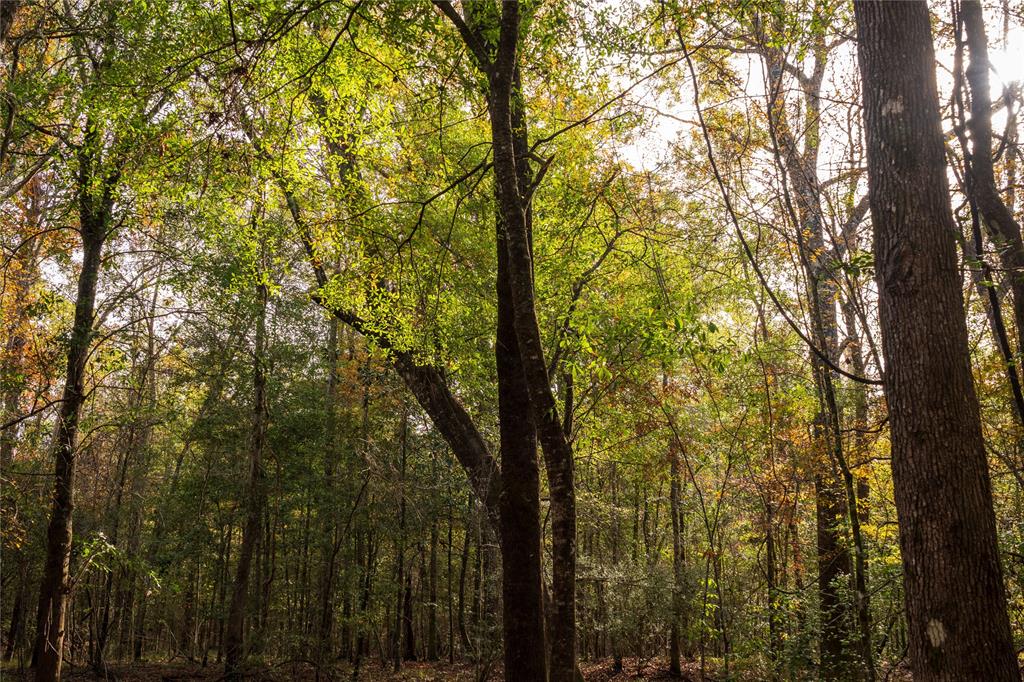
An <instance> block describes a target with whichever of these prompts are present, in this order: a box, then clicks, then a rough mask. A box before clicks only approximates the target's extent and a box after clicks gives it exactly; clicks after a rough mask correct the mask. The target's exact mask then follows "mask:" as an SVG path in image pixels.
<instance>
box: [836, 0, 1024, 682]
mask: <svg viewBox="0 0 1024 682" xmlns="http://www.w3.org/2000/svg"><path fill="white" fill-rule="evenodd" d="M854 9H855V13H856V20H857V31H858V40H859V44H858V58H859V62H860V71H861V75H862V79H863V84H864V86H863V92H864V121H865V136H866V140H867V155H868V186H869V189H868V192H869V197H870V205H871V217H872V223H873V226H874V234H875V236H874V253H875V270H876V273H877V274H876V280H877V282H878V297H879V318H880V325H881V330H882V349H883V353H884V358H885V362H886V368H885V375H884V381H885V392H886V398H887V400H888V404H889V415H890V422H891V428H892V469H893V488H894V492H895V498H896V508H897V512H898V515H899V523H900V547H901V550H902V554H903V569H904V580H905V591H906V613H907V621H908V627H909V643H910V657H911V662H912V665H913V668H914V673H915V677H916V678H918V679H934V680H940V679H990V680H1011V679H1017V678H1018V672H1017V665H1016V660H1015V655H1014V650H1013V645H1012V638H1011V636H1010V626H1009V620H1008V617H1007V612H1006V593H1005V589H1004V586H1003V577H1002V568H1001V566H1000V560H999V553H998V544H997V538H996V527H995V515H994V512H993V509H992V490H991V482H990V479H989V473H988V465H987V462H986V457H985V444H984V441H983V438H982V433H981V423H980V419H979V411H978V410H979V408H978V401H977V398H976V396H975V392H974V381H973V379H972V377H971V369H970V362H969V354H968V345H967V325H966V320H965V316H964V312H963V294H962V291H961V283H960V281H959V278H958V277H957V276H956V272H957V268H956V253H955V248H954V240H953V235H954V232H955V226H954V223H953V215H952V211H951V208H950V199H949V191H948V185H947V181H946V173H945V171H946V165H945V156H944V150H943V141H942V132H941V127H940V122H939V106H938V96H937V94H936V79H935V71H934V68H933V64H934V60H935V56H934V51H933V47H932V38H931V29H930V25H929V16H928V8H927V5H926V4H925V3H924V2H902V3H890V2H877V1H867V0H865V1H861V2H857V3H855V4H854Z"/></svg>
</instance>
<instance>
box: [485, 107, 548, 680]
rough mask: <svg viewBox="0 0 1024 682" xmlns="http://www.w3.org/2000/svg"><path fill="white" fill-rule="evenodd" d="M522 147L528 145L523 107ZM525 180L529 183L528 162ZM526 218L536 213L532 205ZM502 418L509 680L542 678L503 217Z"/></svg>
mask: <svg viewBox="0 0 1024 682" xmlns="http://www.w3.org/2000/svg"><path fill="white" fill-rule="evenodd" d="M515 118H516V119H517V120H518V122H519V123H520V127H519V128H518V130H517V135H516V144H517V146H520V147H524V146H525V138H526V131H525V119H524V117H523V115H522V111H521V110H520V111H519V112H518V115H516V116H515ZM518 170H519V182H520V183H521V184H523V183H526V182H528V180H527V178H528V176H529V171H528V169H527V166H526V164H523V165H521V167H520V168H519V169H518ZM526 219H527V220H529V219H530V213H529V212H527V214H526ZM497 250H498V254H497V255H498V272H497V278H496V283H497V307H498V323H497V332H496V334H497V343H496V344H495V348H494V356H495V363H496V366H497V373H498V424H499V431H500V438H501V482H502V490H501V525H500V531H501V546H502V557H501V558H502V597H503V605H504V610H503V614H502V624H503V627H504V631H505V650H504V654H505V671H506V674H505V679H506V680H543V679H545V678H546V676H547V670H546V667H547V666H546V657H545V656H544V655H543V654H538V652H544V651H545V642H544V600H543V592H542V589H541V580H542V578H541V527H540V471H539V467H538V462H537V435H536V429H535V427H534V422H533V416H532V414H531V412H530V395H529V390H528V387H527V384H526V378H525V376H524V375H523V363H522V356H521V354H520V349H519V341H518V338H517V336H516V329H515V311H514V309H513V305H512V282H511V276H510V272H509V257H508V235H507V229H506V225H505V221H504V220H503V219H502V218H501V216H500V215H499V217H498V220H497Z"/></svg>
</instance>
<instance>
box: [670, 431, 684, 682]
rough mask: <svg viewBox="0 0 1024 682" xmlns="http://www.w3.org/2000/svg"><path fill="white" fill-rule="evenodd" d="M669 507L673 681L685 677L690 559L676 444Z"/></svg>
mask: <svg viewBox="0 0 1024 682" xmlns="http://www.w3.org/2000/svg"><path fill="white" fill-rule="evenodd" d="M669 477H670V479H671V480H670V482H669V483H670V486H669V505H670V513H671V514H672V624H671V628H670V632H669V648H668V652H669V653H668V660H669V664H668V669H669V674H671V675H672V676H673V677H680V676H681V675H682V673H683V669H682V664H681V661H680V660H679V659H680V653H681V652H680V649H681V647H680V646H679V639H680V630H681V629H682V627H683V625H684V623H683V597H684V594H683V590H684V589H685V584H684V570H685V568H686V555H685V553H684V552H685V548H684V545H683V543H684V538H683V537H682V523H681V522H682V518H681V516H680V514H681V511H680V502H681V497H682V476H681V475H680V472H679V449H678V444H677V443H676V442H675V440H673V442H672V444H671V445H670V446H669Z"/></svg>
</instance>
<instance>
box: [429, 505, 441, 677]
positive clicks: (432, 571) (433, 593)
mask: <svg viewBox="0 0 1024 682" xmlns="http://www.w3.org/2000/svg"><path fill="white" fill-rule="evenodd" d="M437 541H438V531H437V519H434V522H433V523H431V524H430V567H429V581H430V586H429V589H430V592H429V594H428V599H429V600H430V601H429V602H427V660H428V661H436V660H437V659H438V650H439V648H440V645H441V642H440V637H439V634H438V630H437Z"/></svg>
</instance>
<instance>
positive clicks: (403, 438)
mask: <svg viewBox="0 0 1024 682" xmlns="http://www.w3.org/2000/svg"><path fill="white" fill-rule="evenodd" d="M408 437H409V413H408V410H407V409H404V410H403V412H402V425H401V427H400V431H399V441H400V443H401V453H400V457H401V460H400V461H399V467H400V469H399V483H398V486H399V496H400V497H399V502H398V542H397V543H396V545H395V631H394V633H393V641H392V643H391V656H392V661H393V662H392V665H393V667H394V671H395V672H396V673H397V672H398V671H399V670H401V669H402V633H403V628H402V625H403V613H404V610H403V608H402V607H403V605H404V603H405V601H404V599H403V597H404V592H403V591H404V589H405V465H406V454H407V448H408Z"/></svg>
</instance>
